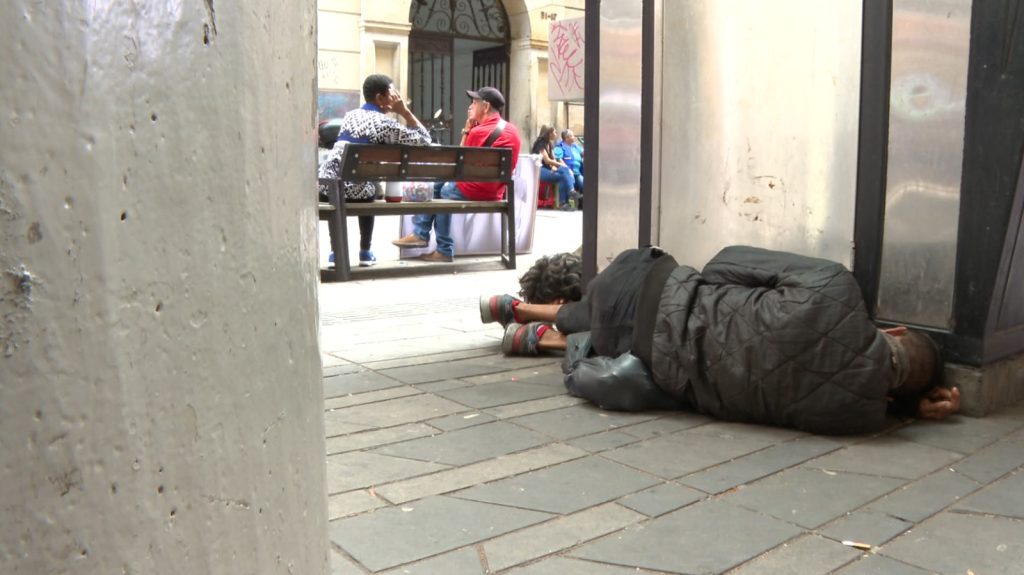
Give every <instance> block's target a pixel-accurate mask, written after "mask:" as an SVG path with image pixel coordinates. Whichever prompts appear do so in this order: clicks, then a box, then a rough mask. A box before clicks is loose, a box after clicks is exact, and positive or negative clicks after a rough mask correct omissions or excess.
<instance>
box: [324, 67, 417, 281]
mask: <svg viewBox="0 0 1024 575" xmlns="http://www.w3.org/2000/svg"><path fill="white" fill-rule="evenodd" d="M363 98H365V99H366V103H365V104H363V106H362V107H361V108H357V109H355V110H352V111H351V112H349V113H347V114H345V117H344V118H342V119H341V123H340V126H339V127H338V140H337V142H335V144H334V147H333V148H331V152H330V154H328V155H327V159H326V160H324V162H323V163H322V164H320V169H319V170H318V174H317V175H318V176H319V177H321V178H332V179H338V176H339V174H340V172H341V159H342V156H343V155H344V153H345V144H348V143H358V144H406V145H411V146H425V145H427V144H429V143H430V133H429V132H427V129H426V128H425V127H424V126H423V124H422V123H421V122H420V121H419V119H417V118H416V116H415V115H414V114H413V113H412V112H411V111H409V109H408V108H407V107H406V105H405V102H404V101H403V100H402V96H401V95H400V94H399V93H398V91H397V90H395V86H394V83H393V82H392V81H391V78H389V77H387V76H385V75H384V74H373V75H370V76H367V77H366V80H365V81H363ZM389 112H394V113H396V114H398V115H399V116H401V117H402V118H404V119H405V121H406V124H408V125H402V123H400V122H399V121H398V120H395V119H394V118H390V117H388V116H387V115H386V114H387V113H389ZM321 187H322V188H323V187H325V186H321ZM338 188H339V192H340V193H341V194H343V195H344V197H345V201H346V202H372V201H373V200H374V198H375V196H376V194H377V186H375V185H374V184H373V182H361V183H355V182H339V183H338ZM320 193H321V195H323V194H325V193H326V190H325V189H321V190H320ZM372 240H373V216H359V265H361V266H364V267H365V266H372V265H373V264H375V263H377V258H375V257H374V256H373V252H372V251H370V247H371V245H370V242H371V241H372ZM331 261H332V262H333V261H334V254H331Z"/></svg>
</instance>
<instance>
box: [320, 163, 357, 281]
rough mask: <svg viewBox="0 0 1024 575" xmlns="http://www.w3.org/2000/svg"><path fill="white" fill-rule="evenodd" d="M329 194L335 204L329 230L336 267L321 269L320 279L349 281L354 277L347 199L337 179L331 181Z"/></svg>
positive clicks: (329, 218)
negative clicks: (349, 256) (346, 211)
mask: <svg viewBox="0 0 1024 575" xmlns="http://www.w3.org/2000/svg"><path fill="white" fill-rule="evenodd" d="M327 195H328V198H329V200H330V202H331V204H332V205H334V213H332V214H331V215H330V217H328V219H327V230H328V232H329V233H330V236H331V251H333V252H334V269H333V270H321V272H320V281H322V282H336V281H348V280H349V279H351V277H352V268H351V267H350V265H349V259H348V221H347V219H346V214H345V200H344V199H343V198H342V197H341V194H340V190H339V189H338V182H337V180H334V181H332V182H331V184H330V185H329V187H328V191H327Z"/></svg>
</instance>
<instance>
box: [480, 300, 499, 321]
mask: <svg viewBox="0 0 1024 575" xmlns="http://www.w3.org/2000/svg"><path fill="white" fill-rule="evenodd" d="M492 297H494V296H488V295H482V296H480V321H482V322H483V323H494V322H496V321H498V320H497V319H496V318H495V317H494V316H493V315H491V298H492Z"/></svg>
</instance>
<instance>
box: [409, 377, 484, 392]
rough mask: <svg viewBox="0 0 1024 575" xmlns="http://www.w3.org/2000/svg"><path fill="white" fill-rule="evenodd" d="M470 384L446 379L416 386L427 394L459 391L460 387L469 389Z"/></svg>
mask: <svg viewBox="0 0 1024 575" xmlns="http://www.w3.org/2000/svg"><path fill="white" fill-rule="evenodd" d="M469 385H470V384H468V383H466V382H465V381H462V380H459V379H445V380H442V381H431V382H429V383H419V384H416V385H414V386H413V387H415V388H416V389H418V390H420V391H422V392H425V393H437V392H439V391H447V390H449V389H458V388H460V387H468V386H469Z"/></svg>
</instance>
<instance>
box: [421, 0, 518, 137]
mask: <svg viewBox="0 0 1024 575" xmlns="http://www.w3.org/2000/svg"><path fill="white" fill-rule="evenodd" d="M409 22H410V23H411V24H412V33H411V34H409V80H410V94H409V95H410V98H411V99H412V111H413V113H414V114H416V116H417V117H418V118H420V120H422V121H423V123H424V125H426V126H427V128H429V129H430V130H431V135H432V136H433V137H434V141H435V142H440V143H443V144H451V143H453V139H454V138H453V135H452V117H453V114H454V111H455V110H454V108H453V104H454V101H453V92H454V84H455V79H454V75H453V72H452V60H453V55H454V53H455V49H456V47H457V46H456V41H457V39H459V40H473V41H477V45H479V42H480V41H483V42H487V43H494V44H501V45H499V46H495V47H493V48H484V49H480V50H476V51H474V52H473V69H472V87H473V88H479V87H481V86H494V87H495V88H498V89H499V90H501V93H502V94H504V95H505V107H506V109H508V97H509V90H508V84H509V50H508V43H509V35H508V34H509V26H508V16H507V15H506V14H505V9H504V7H503V6H502V4H501V0H459V1H458V2H455V1H453V0H413V1H412V2H411V4H410V7H409ZM461 53H462V52H461V50H460V54H461ZM438 110H441V112H440V115H436V113H437V111H438Z"/></svg>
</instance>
